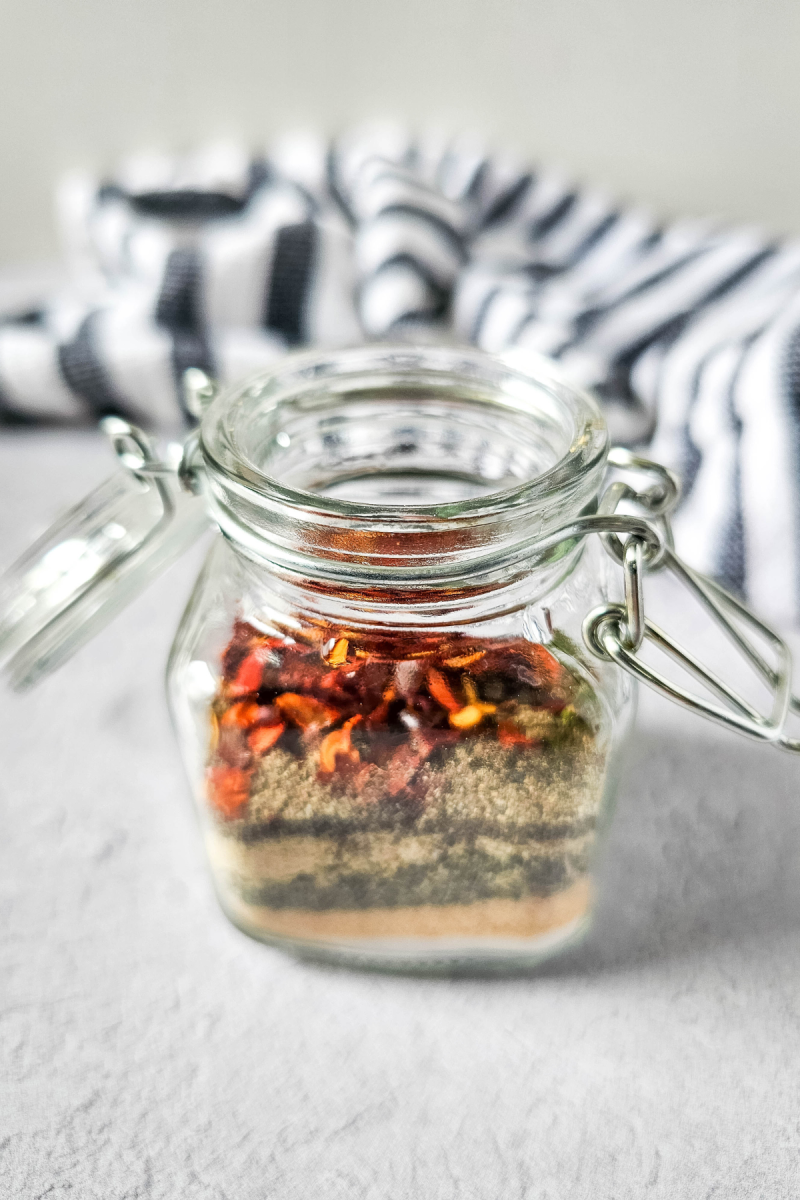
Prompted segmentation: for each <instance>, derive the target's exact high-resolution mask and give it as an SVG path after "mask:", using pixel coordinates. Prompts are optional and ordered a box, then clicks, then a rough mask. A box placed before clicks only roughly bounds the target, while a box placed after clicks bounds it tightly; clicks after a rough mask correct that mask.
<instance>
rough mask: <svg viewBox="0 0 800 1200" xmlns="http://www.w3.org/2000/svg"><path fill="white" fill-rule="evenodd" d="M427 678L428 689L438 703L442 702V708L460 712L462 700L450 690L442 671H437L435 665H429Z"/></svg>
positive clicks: (451, 711)
mask: <svg viewBox="0 0 800 1200" xmlns="http://www.w3.org/2000/svg"><path fill="white" fill-rule="evenodd" d="M426 680H427V684H428V691H429V692H430V694H431V696H433V698H434V700H435V701H436V702H437V704H441V706H442V708H446V709H447V711H448V712H450V713H454V712H458V710H459V709H460V708H461V707H462V704H461V701H460V700H457V699H456V698H455V696H454V695H453V693H452V692H451V691H450V687H449V685H448V682H447V680H446V679H445V677H444V675H443V674H442V673H441V671H437V670H436V668H435V667H429V668H428V674H427V676H426Z"/></svg>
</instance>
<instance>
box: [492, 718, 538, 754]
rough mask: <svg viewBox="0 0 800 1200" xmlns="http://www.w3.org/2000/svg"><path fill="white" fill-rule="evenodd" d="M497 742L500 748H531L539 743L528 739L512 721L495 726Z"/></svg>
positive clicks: (501, 722) (533, 739)
mask: <svg viewBox="0 0 800 1200" xmlns="http://www.w3.org/2000/svg"><path fill="white" fill-rule="evenodd" d="M497 740H498V741H499V743H500V745H501V746H506V747H508V748H511V747H513V746H525V747H527V748H531V747H533V746H538V745H540V744H541V743H540V742H539V741H538V740H537V739H535V738H528V737H526V736H525V734H524V733H522V732H521V730H519V729H518V728H517V726H516V725H515V724H514V723H513V721H500V723H499V724H498V726H497Z"/></svg>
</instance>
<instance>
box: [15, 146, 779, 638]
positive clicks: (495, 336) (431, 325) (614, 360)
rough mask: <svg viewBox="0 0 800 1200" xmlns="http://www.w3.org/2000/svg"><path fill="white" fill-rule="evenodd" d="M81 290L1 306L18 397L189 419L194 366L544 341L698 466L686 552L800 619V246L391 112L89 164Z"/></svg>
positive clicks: (49, 408) (74, 228)
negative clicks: (574, 178) (384, 345)
mask: <svg viewBox="0 0 800 1200" xmlns="http://www.w3.org/2000/svg"><path fill="white" fill-rule="evenodd" d="M58 207H59V213H60V219H61V225H62V229H63V235H64V241H65V245H66V249H67V254H68V258H69V263H70V279H71V282H70V283H69V285H68V286H66V287H65V288H63V289H62V290H61V292H60V293H59V294H56V295H54V296H52V297H51V298H50V299H49V300H48V302H47V304H46V305H45V306H44V307H41V308H40V307H37V308H35V309H34V310H33V311H28V312H23V313H16V314H12V315H9V316H8V317H7V318H6V319H5V320H4V321H3V323H2V325H0V414H2V416H3V418H4V419H5V420H6V421H9V422H13V421H16V422H19V421H45V420H48V421H62V422H63V421H81V420H83V421H85V420H87V418H96V417H97V416H99V415H101V414H105V413H108V412H118V413H121V414H123V415H127V416H130V417H132V418H133V419H135V420H138V421H139V422H141V423H144V424H146V425H147V424H149V425H156V426H159V425H160V426H171V425H173V426H174V424H175V422H176V421H177V420H180V419H182V416H183V413H182V398H181V387H180V379H181V375H182V372H183V371H184V370H185V369H186V368H187V367H189V366H198V367H202V368H203V369H205V370H207V371H209V372H211V373H212V374H214V375H215V376H217V377H219V378H221V379H222V380H225V381H229V380H234V379H236V378H238V377H240V376H242V375H244V374H246V373H248V372H250V371H253V370H256V369H258V368H260V367H263V366H264V365H265V364H269V363H270V362H272V361H274V360H275V358H276V357H277V356H279V355H281V354H282V353H284V352H285V350H286V349H287V348H289V347H292V346H298V345H305V344H315V345H324V346H333V345H338V344H344V343H350V342H353V341H357V340H360V339H362V338H363V337H364V336H365V335H366V336H369V337H383V336H392V335H396V334H398V333H404V334H405V335H408V332H409V330H411V331H413V332H416V333H418V334H419V335H420V336H425V337H428V336H430V333H431V331H433V332H434V333H435V332H437V331H438V332H439V333H446V334H447V335H448V336H455V337H457V338H459V339H465V340H467V341H469V342H471V343H473V344H475V345H478V346H481V347H483V348H485V349H487V350H492V351H497V350H502V349H503V348H505V347H508V346H513V345H521V346H528V347H532V348H534V349H536V350H538V351H540V352H543V353H545V354H549V355H552V356H553V357H555V358H556V359H558V360H559V361H560V362H561V364H562V366H563V368H564V370H565V371H567V373H568V374H569V375H570V376H571V377H572V378H574V379H575V381H576V382H578V383H580V384H583V385H585V386H588V387H591V388H593V389H594V390H595V392H596V394H597V395H598V396H599V397H600V399H601V401H602V403H603V405H604V407H605V410H606V413H607V416H608V418H609V423H610V425H611V427H612V432H613V433H614V435H615V436H617V437H618V438H620V439H621V440H625V441H627V442H629V443H640V444H649V448H650V452H651V453H652V455H653V456H654V457H657V458H659V459H660V460H661V461H662V462H664V463H666V464H668V465H669V466H671V467H673V468H675V469H676V470H677V471H678V472H679V473H680V474H681V476H682V478H683V480H684V487H685V498H684V500H683V503H682V507H681V509H680V511H679V513H678V516H677V520H676V536H677V542H678V547H679V549H680V550H681V552H682V553H683V554H684V556H685V557H686V558H687V559H688V561H689V562H691V563H692V564H693V565H695V566H696V567H698V568H699V569H700V570H703V571H706V572H708V573H709V574H712V575H715V576H716V577H718V578H720V579H722V580H723V581H724V582H725V583H727V584H728V585H729V586H730V587H732V588H733V589H734V590H736V591H737V592H740V593H742V594H746V595H748V596H749V597H750V599H751V600H752V601H753V603H754V604H755V606H756V608H757V609H758V610H759V611H760V612H761V613H763V614H764V615H765V616H766V617H768V618H770V619H772V620H774V621H778V622H787V621H789V620H795V619H796V618H797V616H798V614H800V503H799V500H798V498H799V496H800V489H799V488H798V485H797V480H798V475H799V474H800V473H799V472H798V465H800V244H798V243H793V242H781V243H775V242H769V241H768V240H766V239H765V237H764V236H763V235H762V234H761V233H759V232H758V230H755V229H746V228H745V229H733V230H731V229H725V228H720V227H719V226H718V225H716V224H715V223H713V222H712V221H702V220H681V221H676V222H673V223H671V224H660V223H658V222H656V221H655V220H654V219H653V218H652V217H651V216H650V215H649V214H648V213H647V212H645V211H643V210H641V209H639V208H631V207H621V206H619V205H617V204H615V203H614V201H613V200H612V199H610V198H609V197H607V196H606V195H604V194H603V193H601V192H598V191H595V190H592V189H589V188H577V187H575V186H574V184H572V183H571V182H570V181H569V180H568V179H565V178H563V177H562V176H561V175H560V174H558V173H556V172H552V171H546V170H539V169H535V170H533V169H531V168H529V167H527V166H525V164H523V163H520V162H518V161H516V160H515V159H513V158H511V157H509V156H504V155H500V154H492V155H490V154H488V153H487V152H486V150H485V148H484V147H483V146H482V145H480V144H479V143H477V142H476V141H475V140H473V139H470V138H468V137H461V138H455V139H453V138H448V137H444V136H440V135H435V134H427V135H423V136H417V137H414V136H412V135H410V134H409V133H408V132H407V131H405V130H403V129H398V128H394V127H381V128H372V129H366V130H364V129H362V130H357V131H355V132H352V133H349V134H347V135H345V136H343V137H341V138H339V139H337V140H336V141H335V142H333V143H332V144H330V143H327V142H325V141H324V140H323V139H321V138H318V137H315V136H311V135H296V136H290V137H285V138H283V139H281V140H280V141H278V142H277V143H275V144H274V145H272V146H271V147H270V149H269V151H268V152H267V153H265V154H264V155H263V156H255V157H253V156H251V155H248V154H247V153H246V152H245V151H244V150H242V149H240V148H237V147H231V146H216V147H208V148H206V149H204V150H202V151H200V152H199V153H196V154H194V155H191V156H186V157H182V158H169V157H153V156H150V157H138V158H136V159H132V160H130V161H128V162H126V163H124V164H123V166H122V167H121V169H120V171H119V173H118V174H117V176H116V178H115V179H114V180H113V181H112V182H107V183H102V184H101V183H99V182H98V181H97V180H93V179H89V178H86V177H83V176H81V177H79V176H74V177H71V178H69V179H67V180H66V181H65V182H64V184H63V185H62V187H61V189H60V191H59V196H58Z"/></svg>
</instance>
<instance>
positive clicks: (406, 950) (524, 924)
mask: <svg viewBox="0 0 800 1200" xmlns="http://www.w3.org/2000/svg"><path fill="white" fill-rule="evenodd" d="M591 900H592V895H591V885H590V882H589V880H588V879H586V878H584V879H580V880H578V881H577V882H576V883H574V884H573V885H572V886H571V887H570V888H568V889H566V890H565V891H563V892H558V893H556V894H555V895H552V896H528V897H525V898H523V899H520V900H510V899H504V898H500V899H491V900H479V901H476V902H475V903H473V904H453V905H419V906H414V907H402V908H400V907H398V908H383V909H350V910H327V911H325V912H314V911H310V910H302V909H271V908H266V907H263V906H259V905H253V904H247V903H245V902H243V901H242V900H240V899H239V898H238V897H237V896H236V895H235V894H233V893H230V892H227V893H226V894H224V895H221V896H220V902H221V904H222V907H223V909H224V911H225V913H226V914H227V916H228V917H229V918H230V920H231V921H232V922H233V924H234V925H236V926H237V927H238V928H239V929H241V930H242V931H243V932H244V933H246V934H248V935H249V936H250V937H253V938H256V939H257V940H259V941H262V942H265V943H267V944H268V945H273V946H277V947H280V948H282V949H284V950H287V951H289V952H290V953H292V954H295V955H297V956H300V957H303V958H312V959H316V960H317V961H325V962H329V963H336V964H339V965H343V966H352V967H357V968H365V969H371V970H386V971H399V972H409V971H410V972H419V971H429V972H448V971H467V972H482V971H504V970H514V969H518V968H520V967H528V966H534V965H536V964H537V963H539V962H541V961H543V960H544V959H546V958H551V957H552V956H553V955H555V954H557V953H560V952H561V951H562V950H563V949H565V948H566V947H567V946H571V945H573V944H574V943H575V942H576V941H577V940H579V939H580V938H581V937H582V936H583V935H584V934H585V933H586V931H587V930H588V928H589V923H590V912H591Z"/></svg>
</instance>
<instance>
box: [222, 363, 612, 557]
mask: <svg viewBox="0 0 800 1200" xmlns="http://www.w3.org/2000/svg"><path fill="white" fill-rule="evenodd" d="M201 445H202V451H203V454H204V458H205V462H206V468H207V471H206V474H207V494H208V499H209V503H210V507H211V509H212V512H213V515H214V516H215V518H216V519H217V520H218V522H219V523H220V526H221V528H222V529H223V532H224V533H226V534H227V535H228V536H229V537H230V538H232V540H233V541H234V542H237V543H238V544H240V545H242V546H243V547H244V548H246V549H249V550H250V552H251V553H252V554H253V555H254V556H256V557H262V558H264V559H266V560H267V561H271V562H272V561H275V559H276V555H277V557H278V558H286V556H287V555H288V556H290V557H291V556H295V557H296V556H300V557H302V558H303V559H307V558H308V557H309V556H310V557H311V558H312V559H313V560H314V561H315V562H316V563H317V564H318V566H319V567H320V569H322V570H323V573H325V572H324V568H322V564H323V563H325V562H328V563H332V562H336V563H338V564H340V565H341V564H347V563H349V564H351V565H353V566H356V565H358V566H359V567H360V568H361V569H363V568H374V569H376V570H379V571H380V570H382V569H385V568H390V569H393V570H394V571H395V572H396V571H398V570H399V571H412V573H414V574H416V573H417V572H418V571H419V570H420V569H422V570H424V571H425V572H426V573H432V574H436V573H437V569H438V571H439V572H442V571H444V572H445V573H448V568H457V567H458V565H459V563H460V564H461V565H464V564H465V563H467V562H468V561H469V560H471V559H474V558H476V557H481V556H484V555H486V554H487V553H494V554H497V553H500V554H502V553H503V552H504V551H507V550H509V549H511V548H512V547H517V548H518V547H519V546H520V544H521V543H522V542H525V541H528V540H529V539H530V537H531V536H536V535H539V536H541V535H542V534H543V533H546V532H548V531H549V530H551V529H554V528H556V527H557V525H558V524H559V523H560V521H562V520H563V519H564V518H568V517H569V516H572V515H574V514H575V513H576V512H579V511H581V510H582V509H583V508H585V507H586V505H587V504H589V503H590V502H591V500H592V498H593V497H594V496H595V495H596V493H597V490H598V488H599V484H600V478H601V476H602V472H603V468H604V464H605V457H606V453H607V448H608V439H607V432H606V427H605V423H604V421H603V418H602V416H601V415H600V412H599V410H598V409H597V407H596V406H595V404H594V402H593V401H592V399H591V398H590V397H589V396H588V395H587V394H586V393H584V392H581V391H579V390H578V389H576V388H574V387H573V386H572V385H571V384H569V383H568V382H567V381H566V380H565V379H564V378H563V377H561V375H560V374H559V372H558V368H557V367H556V366H555V364H553V363H551V362H550V361H549V360H547V359H544V358H542V357H541V356H539V355H536V354H533V353H531V352H528V351H520V350H513V351H510V352H508V353H505V354H500V355H489V354H485V353H483V352H481V351H478V350H474V349H471V348H467V347H464V348H461V347H453V346H444V345H442V346H428V345H426V346H419V347H415V346H409V345H391V344H389V345H387V344H379V343H373V344H368V345H364V346H356V347H352V348H349V349H345V350H335V351H329V352H320V351H313V352H307V351H306V352H301V353H295V354H291V355H288V356H287V357H286V358H285V359H283V360H281V361H280V363H278V364H277V365H276V367H275V368H274V369H271V370H268V371H265V372H263V373H261V374H260V375H258V376H255V377H254V378H252V379H250V380H247V381H246V382H245V383H243V384H241V385H240V386H238V387H237V388H235V389H234V390H232V391H229V392H227V393H225V394H223V395H222V396H220V397H219V398H218V399H217V400H215V402H214V403H213V404H212V406H211V408H210V409H209V411H208V412H207V413H206V416H205V418H204V420H203V423H202V427H201ZM259 543H263V545H261V546H259ZM302 571H303V572H305V573H306V574H307V573H308V572H309V565H308V563H307V562H306V563H305V564H304V566H303V567H302Z"/></svg>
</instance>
